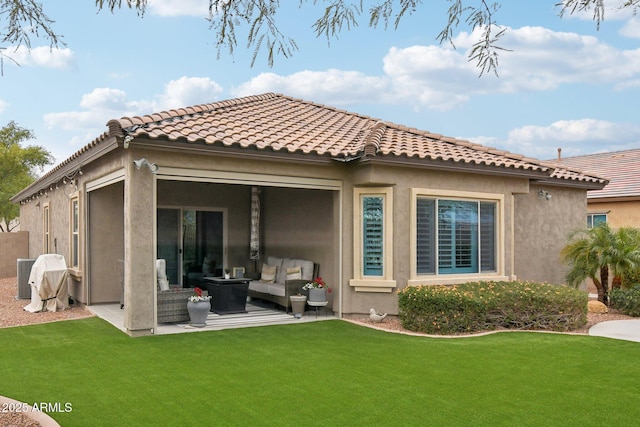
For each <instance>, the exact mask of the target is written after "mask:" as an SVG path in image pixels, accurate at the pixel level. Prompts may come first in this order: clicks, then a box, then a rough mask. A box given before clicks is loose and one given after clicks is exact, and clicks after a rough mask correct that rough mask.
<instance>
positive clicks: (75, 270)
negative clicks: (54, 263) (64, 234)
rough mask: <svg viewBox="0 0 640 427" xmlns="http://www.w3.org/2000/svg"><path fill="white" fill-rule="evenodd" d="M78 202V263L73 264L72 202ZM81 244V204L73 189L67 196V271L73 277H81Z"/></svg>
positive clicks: (78, 194)
mask: <svg viewBox="0 0 640 427" xmlns="http://www.w3.org/2000/svg"><path fill="white" fill-rule="evenodd" d="M74 201H77V203H78V253H77V257H78V265H77V266H73V265H71V264H72V263H73V202H74ZM82 249H83V245H82V204H81V203H80V192H79V191H75V192H74V193H72V194H71V195H70V196H69V264H70V265H69V273H70V274H71V275H72V276H74V277H82V263H83V260H84V257H83V253H84V252H83V250H82Z"/></svg>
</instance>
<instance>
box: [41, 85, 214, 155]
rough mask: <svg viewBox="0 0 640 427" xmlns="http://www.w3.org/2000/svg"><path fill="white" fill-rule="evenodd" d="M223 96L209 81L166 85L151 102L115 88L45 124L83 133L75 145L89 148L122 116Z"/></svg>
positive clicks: (99, 92) (87, 96)
mask: <svg viewBox="0 0 640 427" xmlns="http://www.w3.org/2000/svg"><path fill="white" fill-rule="evenodd" d="M221 92H222V88H221V87H220V85H219V84H218V83H216V82H215V81H213V80H210V79H209V78H206V77H181V78H179V79H177V80H172V81H170V82H169V83H167V84H166V85H165V88H164V92H163V93H161V94H159V95H157V96H155V97H153V98H152V99H148V100H130V99H128V97H127V94H126V92H124V91H123V90H120V89H113V88H96V89H94V90H93V91H91V92H90V93H87V94H84V95H83V96H82V99H81V100H80V104H79V106H80V111H66V112H59V113H48V114H46V115H45V116H44V121H45V124H46V125H47V127H48V128H50V129H61V130H65V131H73V132H76V133H77V132H80V133H81V134H83V135H85V136H86V138H87V139H84V137H75V141H76V142H73V143H74V144H77V145H78V146H81V145H84V144H87V143H88V142H89V141H91V140H92V139H93V138H95V137H97V136H98V135H100V134H101V133H102V132H104V131H105V130H106V128H105V125H106V123H107V121H109V120H111V119H114V118H119V117H122V116H134V115H141V114H149V113H153V112H158V111H161V110H168V109H172V108H178V107H184V106H188V105H196V104H203V103H209V102H212V101H214V100H215V99H216V98H217V97H218V96H219V94H220V93H221Z"/></svg>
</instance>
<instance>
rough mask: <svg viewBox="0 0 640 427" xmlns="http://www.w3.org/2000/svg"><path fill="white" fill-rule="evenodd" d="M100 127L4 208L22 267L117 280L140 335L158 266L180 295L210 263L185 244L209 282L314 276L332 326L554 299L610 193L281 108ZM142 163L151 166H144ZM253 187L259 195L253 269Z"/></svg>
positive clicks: (90, 292) (110, 285) (457, 148)
mask: <svg viewBox="0 0 640 427" xmlns="http://www.w3.org/2000/svg"><path fill="white" fill-rule="evenodd" d="M107 127H108V131H107V132H105V133H104V134H102V135H101V136H99V137H98V138H96V139H95V140H94V141H92V142H91V143H90V144H88V145H87V146H85V147H84V148H83V149H81V150H80V151H78V152H77V153H75V154H74V155H73V156H71V157H70V158H69V159H67V160H65V161H63V162H62V163H60V164H59V165H58V166H56V167H55V168H54V169H52V170H51V171H50V172H48V173H47V174H46V175H45V176H43V177H42V178H40V179H39V180H38V181H37V182H35V183H33V184H32V185H30V186H29V187H27V188H25V189H24V190H22V191H21V192H20V193H19V194H17V195H16V196H14V197H13V199H12V200H13V201H14V202H16V203H20V205H21V222H22V229H23V230H28V231H29V233H30V234H29V236H30V246H29V247H30V256H31V257H36V256H38V255H39V254H42V253H45V252H57V253H60V254H64V255H65V256H66V257H67V262H68V264H69V267H70V274H71V277H72V283H71V284H70V294H71V295H72V296H73V298H75V299H76V300H78V301H79V302H81V303H85V304H100V303H112V302H118V301H119V300H120V298H121V294H122V288H121V281H120V273H119V271H120V270H119V266H124V276H123V277H124V285H123V286H124V303H125V306H124V311H125V313H124V323H125V324H124V327H125V329H126V330H127V331H128V333H129V334H130V335H132V336H138V335H147V334H151V333H153V331H154V328H155V327H156V317H155V310H156V309H155V307H156V294H157V291H156V289H157V286H156V270H155V260H156V258H163V259H166V263H167V272H168V276H169V279H170V281H171V282H172V283H178V284H182V283H184V281H185V280H186V279H185V277H186V276H185V273H186V272H187V269H188V264H189V263H192V262H195V263H197V262H200V261H201V260H200V259H196V258H200V257H202V254H203V252H202V251H200V252H199V253H198V250H194V246H193V244H192V243H193V242H199V243H198V244H199V246H197V247H202V246H203V245H206V246H208V247H209V249H207V252H208V253H212V252H215V253H217V260H216V265H217V266H218V267H224V268H232V267H236V266H238V267H245V268H246V270H247V273H252V272H255V271H256V270H259V269H260V267H261V266H262V263H263V262H264V261H263V260H265V259H266V256H267V255H273V256H277V257H291V258H302V259H309V260H313V261H314V262H316V263H318V264H319V265H320V275H321V276H322V277H323V278H324V279H325V281H326V282H327V283H328V284H329V286H331V287H332V288H333V290H334V292H333V293H332V294H331V295H332V301H331V305H332V309H333V311H334V312H335V313H336V315H338V316H343V315H345V314H354V313H368V312H369V309H370V308H371V307H375V308H376V309H378V310H380V311H384V312H389V313H397V311H398V304H397V295H396V291H397V290H398V289H400V288H403V287H405V286H408V285H418V284H452V283H461V282H467V281H476V280H510V279H515V278H519V279H525V280H538V281H548V282H556V283H560V282H562V281H563V277H564V272H565V270H564V267H563V266H562V265H561V264H560V263H559V261H558V254H559V251H560V249H561V247H562V246H563V245H564V241H563V239H559V238H558V237H559V236H564V235H566V234H567V233H568V232H569V231H571V230H574V229H576V228H578V227H579V226H581V225H582V224H583V223H584V217H585V215H586V192H587V190H598V189H601V188H602V187H603V186H604V185H605V184H606V180H603V179H601V178H598V177H595V176H591V175H588V174H584V173H576V172H573V171H571V170H568V169H563V168H556V167H553V166H550V165H549V164H546V163H542V162H540V161H537V160H534V159H528V158H525V157H523V156H520V155H516V154H511V153H507V152H503V151H499V150H496V149H492V148H487V147H483V146H480V145H477V144H472V143H470V142H467V141H463V140H458V139H454V138H449V137H444V136H442V135H438V134H433V133H429V132H426V131H421V130H418V129H412V128H407V127H404V126H400V125H396V124H393V123H386V122H383V121H380V120H377V119H373V118H370V117H366V116H361V115H358V114H354V113H350V112H346V111H342V110H338V109H335V108H330V107H327V106H323V105H318V104H314V103H311V102H307V101H302V100H298V99H294V98H290V97H287V96H283V95H277V94H263V95H257V96H249V97H245V98H238V99H232V100H227V101H221V102H216V103H212V104H205V105H198V106H193V107H187V108H181V109H176V110H171V111H165V112H161V113H156V114H150V115H147V116H142V117H131V118H127V117H125V118H121V119H119V120H111V121H109V122H108V123H107ZM143 158H144V159H146V160H148V162H149V163H150V164H149V165H143V166H142V167H141V168H137V167H136V165H135V164H134V162H135V161H137V162H138V164H140V163H141V159H143ZM147 166H149V167H147ZM252 188H259V190H260V192H261V203H260V206H261V212H260V220H261V230H262V234H261V236H260V254H261V258H260V260H259V261H257V262H254V261H252V260H250V248H249V244H250V238H251V236H250V228H251V195H252ZM187 246H189V247H187ZM196 249H197V248H196ZM187 258H188V259H187Z"/></svg>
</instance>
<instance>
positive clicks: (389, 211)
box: [349, 187, 396, 293]
mask: <svg viewBox="0 0 640 427" xmlns="http://www.w3.org/2000/svg"><path fill="white" fill-rule="evenodd" d="M363 196H374V197H380V196H381V197H382V198H383V200H384V205H383V206H384V214H383V215H384V219H383V221H384V223H383V224H384V225H383V227H384V232H383V240H384V255H383V257H384V258H383V269H382V272H383V273H382V276H364V274H363V271H364V265H363V250H362V237H363V236H362V197H363ZM353 274H354V277H353V279H351V280H349V285H350V286H352V287H353V288H354V290H355V291H356V292H386V293H390V292H393V290H394V289H395V288H396V281H395V280H393V188H392V187H357V188H354V190H353Z"/></svg>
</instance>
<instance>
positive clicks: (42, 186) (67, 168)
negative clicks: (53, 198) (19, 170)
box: [10, 137, 118, 203]
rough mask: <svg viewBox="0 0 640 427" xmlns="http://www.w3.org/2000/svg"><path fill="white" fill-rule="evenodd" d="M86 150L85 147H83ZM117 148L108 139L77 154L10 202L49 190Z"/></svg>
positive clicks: (115, 143) (16, 201)
mask: <svg viewBox="0 0 640 427" xmlns="http://www.w3.org/2000/svg"><path fill="white" fill-rule="evenodd" d="M85 148H86V147H85ZM116 148H118V141H117V139H116V138H113V137H110V138H107V139H106V140H104V141H101V142H100V143H99V144H97V145H95V146H92V147H89V148H88V149H86V151H84V152H78V153H76V155H74V156H72V157H71V158H69V159H67V160H66V161H65V162H66V163H65V162H63V163H61V164H60V165H58V166H57V167H56V168H54V169H52V170H51V171H50V172H49V173H47V174H45V175H44V176H43V177H41V178H39V179H38V180H36V181H34V182H33V183H31V184H30V185H29V186H27V187H25V188H24V189H22V190H21V191H20V192H19V193H17V194H16V195H14V196H13V197H11V199H10V200H11V202H13V203H19V202H21V201H23V200H25V199H26V198H28V197H31V196H33V195H35V194H38V193H40V192H41V191H43V190H46V189H48V188H50V187H51V186H52V185H54V184H56V183H58V182H60V181H61V180H62V179H63V178H65V177H66V176H67V175H68V174H69V173H70V172H73V171H77V170H81V169H82V167H83V166H85V165H87V164H89V163H91V162H93V161H94V160H96V159H98V158H100V157H102V156H104V155H105V154H107V153H109V152H111V151H113V150H115V149H116Z"/></svg>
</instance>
